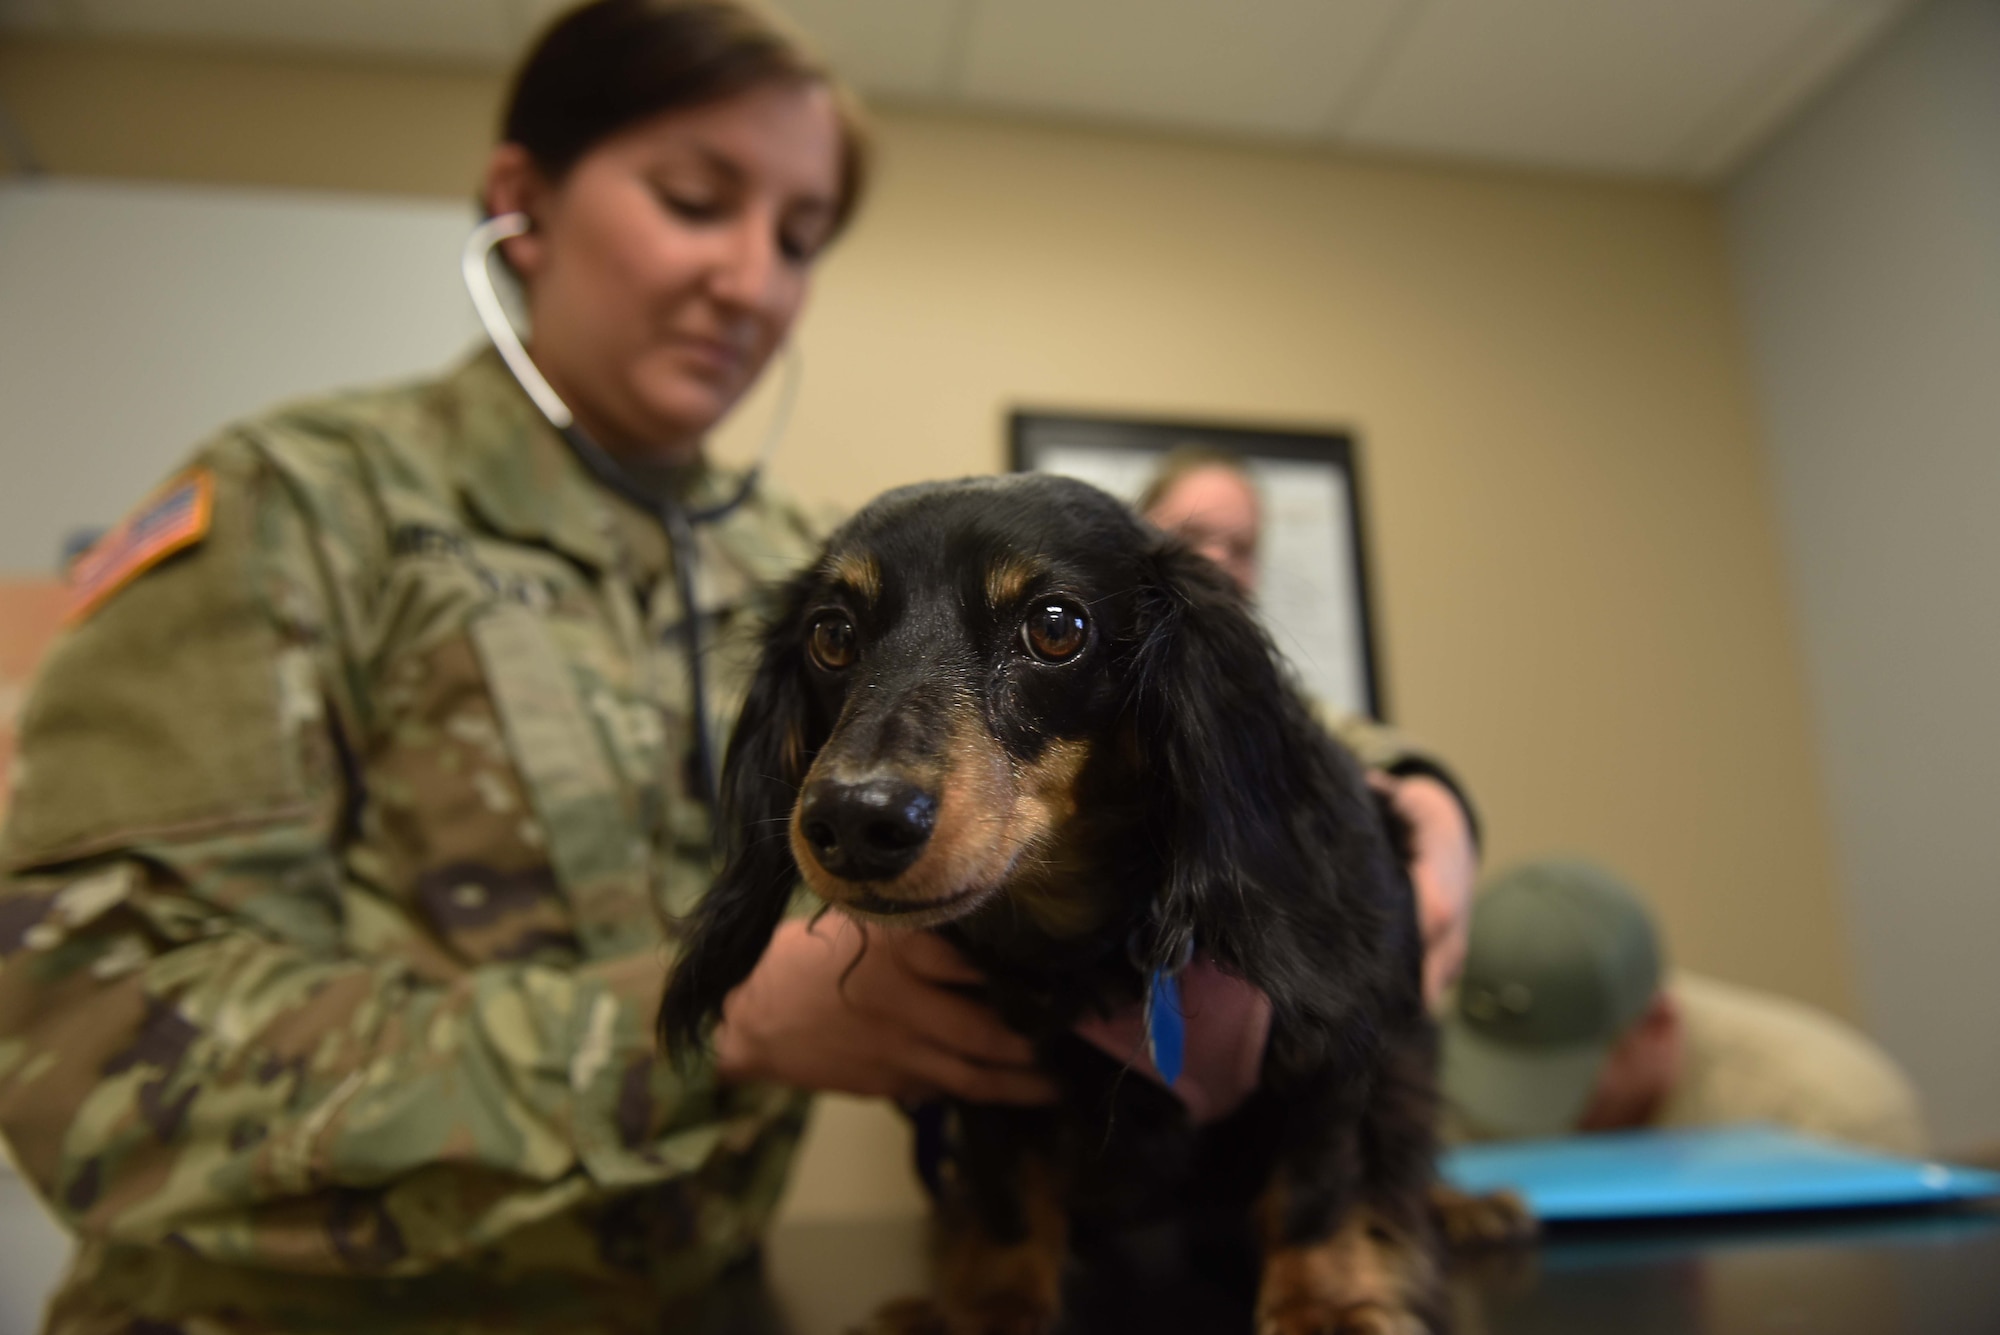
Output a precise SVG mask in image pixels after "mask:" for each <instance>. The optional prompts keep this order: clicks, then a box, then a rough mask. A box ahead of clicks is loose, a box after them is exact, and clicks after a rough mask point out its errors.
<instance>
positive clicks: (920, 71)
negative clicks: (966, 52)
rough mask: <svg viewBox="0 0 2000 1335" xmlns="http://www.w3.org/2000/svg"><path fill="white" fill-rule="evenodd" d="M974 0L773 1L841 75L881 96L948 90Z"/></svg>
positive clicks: (937, 93)
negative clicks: (966, 20)
mask: <svg viewBox="0 0 2000 1335" xmlns="http://www.w3.org/2000/svg"><path fill="white" fill-rule="evenodd" d="M972 4H973V0H777V7H778V8H779V9H780V10H782V11H783V12H784V13H785V14H786V15H787V16H788V17H790V18H791V19H792V21H793V22H795V23H797V24H798V25H799V27H800V28H801V29H803V30H804V31H805V32H806V33H807V35H809V36H810V37H811V38H812V40H813V44H814V45H815V46H817V47H818V48H819V50H820V51H821V52H822V53H823V54H824V55H825V56H826V58H827V60H828V61H830V62H831V63H832V65H833V67H834V68H835V69H837V70H839V71H840V74H841V77H842V78H844V79H846V80H847V81H848V82H849V83H851V84H853V85H854V86H855V87H857V88H860V89H861V90H862V91H864V92H868V93H874V94H876V95H878V96H883V97H912V98H935V97H939V96H941V95H943V94H944V93H945V92H946V91H947V86H948V82H949V76H950V73H951V70H952V67H953V64H954V63H955V60H956V57H957V50H958V46H959V43H960V41H961V39H962V36H963V32H964V24H965V19H966V17H967V15H969V14H970V12H971V7H972Z"/></svg>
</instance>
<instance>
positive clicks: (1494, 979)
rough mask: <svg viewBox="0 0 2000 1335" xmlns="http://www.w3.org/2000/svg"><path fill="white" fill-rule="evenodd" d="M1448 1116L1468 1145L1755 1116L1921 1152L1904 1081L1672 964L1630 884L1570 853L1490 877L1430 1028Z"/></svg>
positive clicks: (1829, 1036) (1871, 1049)
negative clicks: (1461, 961)
mask: <svg viewBox="0 0 2000 1335" xmlns="http://www.w3.org/2000/svg"><path fill="white" fill-rule="evenodd" d="M1442 1084H1443V1091H1444V1097H1445V1103H1446V1107H1447V1109H1448V1124H1455V1125H1453V1126H1452V1129H1453V1130H1454V1131H1456V1132H1457V1133H1458V1134H1459V1135H1461V1136H1463V1137H1464V1138H1469V1139H1481V1140H1486V1139H1514V1138H1523V1137H1535V1136H1554V1135H1561V1134H1565V1133H1567V1132H1572V1131H1583V1132H1590V1131H1620V1130H1629V1129H1634V1128H1639V1127H1695V1126H1718V1125H1726V1124H1731V1123H1740V1122H1770V1123H1776V1124H1778V1125H1780V1126H1786V1127H1790V1128H1792V1129H1794V1130H1797V1131H1802V1132H1805V1133H1807V1134H1809V1135H1815V1136H1820V1137H1823V1138H1825V1139H1828V1140H1836V1141H1842V1142H1845V1143H1847V1144H1851V1145H1858V1146H1862V1147H1865V1148H1869V1149H1877V1150H1886V1151H1889V1152H1891V1153H1896V1154H1907V1155H1920V1154H1922V1153H1923V1152H1924V1147H1925V1136H1924V1129H1923V1121H1922V1118H1921V1116H1920V1115H1919V1112H1918V1107H1917V1098H1916V1094H1915V1092H1914V1091H1913V1090H1912V1088H1911V1086H1910V1082H1909V1080H1908V1079H1907V1078H1906V1077H1905V1076H1904V1075H1903V1073H1902V1072H1901V1071H1900V1070H1898V1069H1897V1067H1896V1064H1895V1063H1894V1062H1893V1061H1891V1060H1890V1058H1889V1057H1888V1056H1887V1054H1885V1053H1884V1052H1882V1050H1881V1049H1880V1048H1878V1047H1876V1046H1875V1045H1874V1044H1873V1043H1871V1042H1869V1041H1868V1039H1866V1038H1865V1037H1863V1036H1862V1035H1861V1034H1859V1033H1857V1032H1856V1031H1855V1030H1853V1029H1851V1028H1849V1027H1848V1026H1847V1025H1845V1024H1842V1023H1841V1022H1840V1021H1838V1020H1836V1019H1834V1018H1833V1017H1832V1016H1830V1015H1827V1014H1825V1013H1824V1012H1821V1011H1818V1010H1815V1009H1814V1008H1812V1007H1810V1006H1806V1005H1803V1004H1801V1003H1799V1002H1796V1001H1791V1000H1788V999H1786V998H1783V997H1778V996H1773V995H1771V994H1769V993H1764V992H1757V991H1753V990H1752V989H1750V988H1745V987H1737V986H1734V985H1732V984H1729V983H1723V982H1719V981H1717V980H1714V979H1710V978H1703V977H1700V976H1698V975H1695V974H1691V973H1687V972H1685V971H1676V972H1674V973H1672V974H1668V973H1667V972H1666V968H1665V962H1664V960H1663V958H1662V954H1661V950H1660V942H1659V934H1658V932H1657V931H1656V930H1655V929H1654V926H1653V922H1652V919H1651V917H1650V916H1649V915H1648V913H1647V911H1646V908H1645V905H1644V904H1643V903H1642V902H1641V901H1640V899H1639V897H1638V895H1637V894H1635V893H1634V892H1633V891H1632V889H1631V888H1630V887H1628V886H1627V885H1626V884H1625V883H1624V882H1622V881H1620V880H1619V879H1618V878H1617V877H1616V876H1614V875H1612V874H1611V873H1610V872H1608V871H1606V870H1604V869H1603V868H1601V867H1597V866H1594V865H1592V864H1589V863H1585V862H1571V861H1543V862H1534V863H1530V864H1527V865H1525V866H1522V867H1517V868H1515V869H1513V870H1511V871H1509V872H1507V873H1505V874H1504V875H1501V876H1498V877H1496V878H1494V879H1493V880H1492V881H1491V882H1490V883H1489V884H1487V885H1486V886H1485V888H1484V889H1483V890H1482V891H1481V892H1480V895H1479V898H1478V901H1477V905H1476V907H1475V908H1474V909H1473V914H1472V934H1471V946H1470V950H1469V952H1468V954H1467V958H1466V965H1465V973H1464V977H1463V978H1462V979H1461V981H1460V983H1459V988H1458V992H1457V995H1456V997H1455V1000H1454V1002H1453V1006H1452V1009H1451V1012H1450V1015H1449V1016H1448V1018H1447V1019H1446V1022H1445V1028H1444V1063H1443V1078H1442Z"/></svg>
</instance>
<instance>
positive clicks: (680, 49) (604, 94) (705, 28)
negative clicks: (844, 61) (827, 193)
mask: <svg viewBox="0 0 2000 1335" xmlns="http://www.w3.org/2000/svg"><path fill="white" fill-rule="evenodd" d="M766 84H784V85H800V84H820V85H823V86H825V87H826V88H828V89H830V90H831V91H832V92H833V95H834V99H835V104H836V106H837V107H838V110H839V116H840V139H841V165H840V197H839V199H838V200H836V201H835V209H834V226H833V234H834V235H838V234H839V233H840V231H841V229H842V228H844V227H846V225H847V223H848V220H849V219H850V218H852V217H853V216H854V211H855V209H856V208H857V207H859V205H860V203H861V196H862V193H863V192H864V190H865V189H866V186H867V181H868V166H869V158H870V149H869V140H868V130H867V126H866V124H865V123H864V122H863V120H862V116H861V111H860V105H859V103H858V102H857V101H856V100H855V98H854V97H853V95H852V94H851V93H849V92H848V90H847V89H846V87H845V86H844V85H842V84H841V82H840V80H839V79H838V78H836V77H835V76H834V74H833V72H832V71H831V70H830V69H828V68H827V66H826V65H825V64H823V63H822V62H821V61H820V60H819V59H818V58H817V57H816V56H814V55H813V54H812V53H811V52H810V51H808V50H807V48H806V46H805V44H804V43H803V42H802V41H801V40H800V39H799V38H797V37H794V36H793V35H792V34H790V33H788V32H786V31H785V30H784V29H783V28H781V27H779V26H778V24H777V23H776V22H775V21H774V20H773V19H771V18H769V17H767V16H766V15H764V14H763V13H761V12H759V11H758V10H755V9H752V8H750V7H749V6H748V5H745V4H740V3H736V2H735V0H595V3H592V4H586V5H580V6H578V7H577V8H575V9H572V10H570V11H569V12H567V13H565V14H563V15H562V16H561V17H560V18H558V19H556V21H555V22H554V23H552V24H551V25H550V26H549V27H548V29H547V30H546V31H545V32H543V33H542V35H541V38H540V39H539V40H538V41H536V43H535V45H534V47H533V49H531V50H530V51H529V53H528V57H527V59H526V60H524V61H523V62H522V64H521V67H520V69H519V71H517V72H516V74H515V76H514V86H513V89H512V91H511V92H509V94H508V96H507V111H506V115H505V117H504V118H503V119H502V121H501V130H500V133H501V137H502V138H503V139H504V140H506V141H507V142H508V143H513V144H519V145H520V146H521V147H522V148H525V149H526V150H527V151H528V155H529V156H530V157H532V158H533V159H534V160H535V165H536V166H537V167H539V168H541V169H542V171H543V172H545V173H547V174H548V176H549V177H550V178H551V179H558V180H559V179H561V178H562V176H564V175H565V174H566V173H567V172H568V171H569V169H570V168H571V167H573V166H575V165H576V163H577V160H578V159H579V158H581V157H582V156H583V155H584V154H585V153H588V152H589V151H590V150H591V149H592V148H593V147H595V146H596V145H597V144H599V143H601V142H602V141H603V140H605V139H607V138H609V137H610V136H612V135H614V134H616V133H617V132H618V131H620V130H623V129H625V128H626V127H628V126H631V125H635V124H637V123H638V122H640V121H643V120H646V119H649V118H650V117H653V116H657V115H659V114H660V113H661V112H665V111H675V110H679V109H682V108H686V107H698V106H704V105H707V104H709V103H713V102H720V101H724V100H726V99H728V98H731V97H734V96H736V95H737V94H738V93H744V92H748V91H749V90H751V89H753V88H758V87H762V86H764V85H766Z"/></svg>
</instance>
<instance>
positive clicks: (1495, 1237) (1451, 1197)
mask: <svg viewBox="0 0 2000 1335" xmlns="http://www.w3.org/2000/svg"><path fill="white" fill-rule="evenodd" d="M1430 1208H1431V1217H1432V1218H1433V1219H1435V1220H1436V1221H1437V1228H1438V1232H1439V1233H1441V1234H1442V1235H1443V1236H1444V1240H1445V1242H1446V1244H1447V1245H1449V1246H1450V1247H1451V1249H1452V1250H1453V1251H1478V1250H1481V1249H1484V1248H1489V1247H1519V1246H1522V1245H1523V1244H1525V1243H1530V1242H1533V1241H1534V1240H1535V1238H1536V1236H1537V1234H1539V1233H1540V1232H1541V1225H1540V1224H1538V1223H1537V1222H1536V1221H1535V1216H1534V1212H1533V1211H1531V1210H1529V1209H1528V1205H1527V1202H1526V1201H1523V1200H1522V1199H1521V1198H1520V1197H1519V1196H1517V1195H1515V1194H1514V1193H1513V1192H1511V1191H1489V1192H1487V1193H1485V1194H1484V1195H1480V1196H1474V1195H1472V1194H1470V1193H1468V1192H1463V1191H1460V1190H1458V1189H1457V1188H1455V1187H1447V1186H1442V1185H1439V1186H1434V1187H1432V1188H1431V1196H1430Z"/></svg>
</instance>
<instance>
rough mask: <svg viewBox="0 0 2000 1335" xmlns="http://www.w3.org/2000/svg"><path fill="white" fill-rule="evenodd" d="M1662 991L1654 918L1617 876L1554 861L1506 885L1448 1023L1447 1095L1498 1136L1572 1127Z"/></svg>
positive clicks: (1518, 871)
mask: <svg viewBox="0 0 2000 1335" xmlns="http://www.w3.org/2000/svg"><path fill="white" fill-rule="evenodd" d="M1659 987H1660V945H1659V939H1658V937H1657V936H1656V935H1655V934H1654V932H1653V924H1652V921H1651V920H1650V919H1649V918H1648V917H1647V914H1646V909H1645V906H1644V905H1643V904H1642V903H1640V901H1639V897H1638V896H1637V895H1636V894H1634V893H1633V892H1632V890H1631V889H1630V888H1629V887H1628V886H1626V885H1625V884H1624V882H1622V881H1620V880H1619V879H1618V878H1617V877H1615V876H1613V875H1612V874H1611V873H1609V872H1607V871H1605V870H1604V869H1602V868H1601V867H1595V866H1592V865H1591V864H1589V863H1586V862H1556V861H1549V862H1534V863H1529V864H1528V865H1526V866H1523V867H1516V868H1514V869H1513V870H1511V871H1509V872H1507V873H1505V874H1504V875H1501V876H1498V877H1496V878H1494V879H1493V880H1492V881H1490V882H1488V883H1487V885H1486V887H1485V889H1484V890H1483V891H1482V892H1481V893H1480V895H1479V896H1478V898H1477V899H1476V900H1475V901H1474V903H1473V910H1472V939H1471V944H1470V946H1469V947H1468V949H1467V953H1466V960H1465V972H1464V974H1463V976H1462V977H1461V978H1460V981H1459V985H1458V995H1457V998H1456V999H1455V1001H1454V1002H1453V1004H1452V1008H1451V1012H1450V1014H1449V1015H1448V1016H1447V1017H1446V1019H1445V1023H1444V1065H1443V1072H1442V1084H1443V1086H1444V1097H1445V1100H1446V1101H1447V1102H1448V1103H1449V1104H1451V1105H1452V1107H1453V1108H1454V1109H1455V1110H1456V1111H1457V1112H1458V1113H1459V1114H1460V1115H1461V1116H1462V1117H1464V1118H1465V1120H1466V1121H1468V1122H1469V1123H1471V1126H1472V1129H1473V1130H1474V1131H1476V1132H1479V1133H1482V1134H1486V1135H1493V1136H1502V1137H1519V1136H1552V1135H1561V1134H1563V1133H1564V1132H1567V1131H1570V1130H1572V1129H1573V1128H1574V1127H1575V1126H1576V1122H1577V1119H1578V1118H1579V1117H1580V1116H1582V1114H1583V1110H1584V1105H1585V1104H1586V1103H1587V1102H1588V1100H1589V1098H1590V1092H1591V1089H1592V1088H1593V1087H1594V1086H1595V1085H1596V1083H1597V1074H1598V1071H1599V1070H1600V1069H1601V1068H1602V1066H1603V1065H1604V1058H1605V1055H1606V1054H1607V1053H1609V1052H1610V1051H1611V1049H1612V1047H1613V1046H1614V1045H1616V1043H1617V1042H1618V1040H1619V1038H1620V1037H1622V1036H1623V1035H1624V1033H1625V1031H1626V1030H1627V1029H1629V1028H1631V1026H1632V1024H1633V1022H1634V1021H1636V1020H1638V1018H1639V1017H1640V1016H1642V1015H1644V1014H1645V1013H1646V1008H1647V1007H1648V1006H1650V1005H1651V1004H1652V1000H1653V996H1654V994H1655V993H1656V992H1657V991H1658V990H1659Z"/></svg>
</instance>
